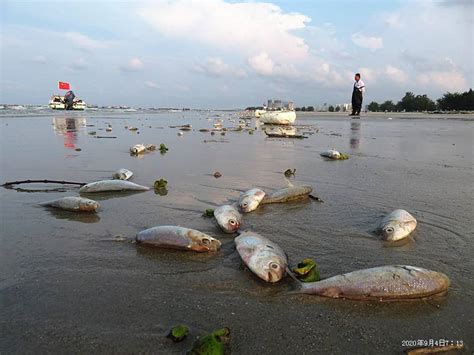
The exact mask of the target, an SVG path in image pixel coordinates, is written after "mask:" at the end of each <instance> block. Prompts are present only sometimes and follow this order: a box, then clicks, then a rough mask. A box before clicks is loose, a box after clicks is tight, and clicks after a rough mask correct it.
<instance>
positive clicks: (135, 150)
mask: <svg viewBox="0 0 474 355" xmlns="http://www.w3.org/2000/svg"><path fill="white" fill-rule="evenodd" d="M145 151H146V147H145V146H144V145H143V144H135V145H134V146H133V147H131V148H130V153H131V154H135V155H137V154H141V153H144V152H145Z"/></svg>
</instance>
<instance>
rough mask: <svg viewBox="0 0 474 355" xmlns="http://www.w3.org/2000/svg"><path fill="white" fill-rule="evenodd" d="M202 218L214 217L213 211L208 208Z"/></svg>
mask: <svg viewBox="0 0 474 355" xmlns="http://www.w3.org/2000/svg"><path fill="white" fill-rule="evenodd" d="M202 216H203V217H207V218H211V217H214V210H213V209H212V208H208V209H206V210H205V211H204V213H203V214H202Z"/></svg>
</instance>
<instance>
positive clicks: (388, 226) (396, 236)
mask: <svg viewBox="0 0 474 355" xmlns="http://www.w3.org/2000/svg"><path fill="white" fill-rule="evenodd" d="M416 224H417V222H416V219H415V217H413V216H412V215H411V214H409V213H408V212H407V211H405V210H395V211H393V212H392V213H390V214H389V215H387V216H385V217H384V219H383V220H382V222H381V223H380V225H379V228H378V230H379V231H380V233H381V234H382V236H383V238H384V239H385V240H387V241H391V242H393V241H396V240H400V239H403V238H405V237H408V236H409V235H410V233H411V232H413V231H414V230H415V228H416Z"/></svg>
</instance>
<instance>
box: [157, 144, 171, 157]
mask: <svg viewBox="0 0 474 355" xmlns="http://www.w3.org/2000/svg"><path fill="white" fill-rule="evenodd" d="M158 149H159V150H160V153H161V154H165V153H166V152H167V151H168V150H169V149H168V147H167V146H166V145H164V144H163V143H161V144H160V148H158Z"/></svg>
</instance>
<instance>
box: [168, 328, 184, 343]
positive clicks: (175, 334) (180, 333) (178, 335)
mask: <svg viewBox="0 0 474 355" xmlns="http://www.w3.org/2000/svg"><path fill="white" fill-rule="evenodd" d="M188 334H189V328H188V327H187V326H185V325H182V324H180V325H177V326H175V327H173V328H171V330H170V331H169V333H168V335H167V336H166V337H167V338H170V339H171V340H173V341H174V342H175V343H178V342H180V341H182V340H183V339H184V338H186V336H187V335H188Z"/></svg>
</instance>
